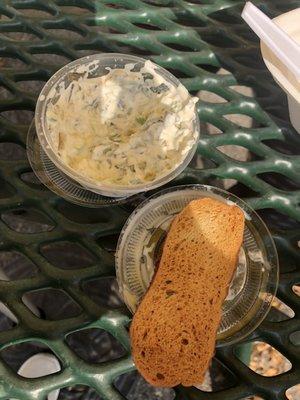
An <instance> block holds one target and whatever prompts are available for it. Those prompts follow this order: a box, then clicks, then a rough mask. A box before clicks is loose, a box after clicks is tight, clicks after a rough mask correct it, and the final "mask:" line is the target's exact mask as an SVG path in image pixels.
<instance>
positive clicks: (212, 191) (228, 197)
mask: <svg viewBox="0 0 300 400" xmlns="http://www.w3.org/2000/svg"><path fill="white" fill-rule="evenodd" d="M184 190H197V191H199V192H202V193H204V194H205V193H206V194H207V195H208V196H210V197H214V198H217V199H219V200H220V201H223V202H224V201H230V202H233V203H234V204H236V205H237V206H238V207H240V208H241V209H242V211H243V212H244V213H245V216H246V220H247V218H248V219H249V218H250V219H251V221H252V225H253V226H254V227H255V228H256V232H257V233H258V234H259V238H260V240H261V241H262V243H263V244H264V247H265V252H266V258H267V260H268V261H269V263H270V266H271V268H270V270H269V276H268V280H267V282H266V286H265V288H264V292H263V293H264V294H265V295H266V296H265V298H264V299H262V301H261V302H260V304H259V306H258V309H257V311H256V314H255V316H254V317H253V318H251V319H250V320H249V319H246V321H245V324H244V325H243V326H242V327H241V329H239V330H238V331H236V332H234V333H233V335H232V336H227V337H226V336H225V337H222V334H221V335H220V337H219V338H217V346H218V347H221V346H224V345H228V344H233V343H236V342H238V341H240V340H242V339H244V338H245V337H246V336H248V335H249V334H250V333H251V332H253V331H254V330H255V329H256V328H257V327H258V326H259V325H260V324H261V322H262V321H263V320H264V318H265V317H266V315H267V313H268V311H269V310H270V308H271V305H272V300H273V299H274V297H275V295H276V291H277V287H278V281H279V260H278V255H277V250H276V246H275V243H274V240H273V238H272V236H271V233H270V231H269V229H268V228H267V226H266V224H265V223H264V221H263V220H262V219H261V217H260V216H259V215H258V214H257V213H256V212H255V211H254V210H253V209H252V208H251V207H250V206H249V205H248V204H247V203H246V202H245V201H243V200H241V199H240V198H239V197H237V196H235V195H234V194H232V193H229V192H227V191H226V190H223V189H220V188H217V187H214V186H210V185H201V184H191V185H181V186H174V187H171V188H167V189H163V190H161V191H159V192H157V193H155V194H154V195H152V196H150V197H149V198H148V199H147V200H145V201H143V202H142V203H140V204H139V205H138V207H137V208H136V209H135V210H134V211H133V212H132V214H131V215H130V216H129V218H128V219H127V221H126V222H125V224H124V226H123V229H122V231H121V233H120V236H119V239H118V243H117V248H116V253H115V266H116V276H117V281H118V283H119V290H120V294H121V296H122V298H123V299H124V301H125V303H126V299H125V296H124V292H123V285H122V284H123V282H124V281H126V280H125V279H124V272H125V271H124V263H123V261H124V257H123V256H124V251H125V247H124V244H125V243H126V239H127V237H128V236H129V235H130V232H131V229H129V230H128V228H131V227H132V226H133V224H134V222H135V221H137V220H138V219H139V217H140V216H141V215H142V214H143V212H144V211H145V209H148V208H150V207H155V206H157V205H159V204H160V202H161V199H162V198H163V197H164V196H165V195H167V194H168V193H170V192H176V191H184ZM127 230H128V232H127ZM258 294H259V295H260V294H261V292H259V293H258ZM126 305H127V303H126ZM127 307H128V308H129V310H130V311H131V312H132V310H131V308H130V306H128V305H127ZM251 309H252V307H251ZM251 309H250V310H251ZM250 310H249V311H250ZM246 315H247V314H246Z"/></svg>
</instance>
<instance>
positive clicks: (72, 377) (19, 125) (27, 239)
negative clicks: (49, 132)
mask: <svg viewBox="0 0 300 400" xmlns="http://www.w3.org/2000/svg"><path fill="white" fill-rule="evenodd" d="M255 3H257V4H259V5H260V6H261V8H262V9H263V10H264V11H265V12H266V13H267V14H268V15H270V16H272V17H274V16H276V15H278V14H281V13H283V12H286V11H288V10H291V9H293V8H296V7H299V6H300V2H299V1H298V0H295V1H294V0H290V1H288V0H285V1H283V0H266V1H255ZM243 4H244V1H235V0H202V1H200V0H190V1H184V0H148V1H141V0H110V1H108V0H107V1H106V0H95V1H92V0H78V1H77V0H56V1H54V0H52V1H51V0H49V1H47V0H1V1H0V15H1V18H0V57H1V58H0V183H1V184H0V215H1V218H0V267H1V268H3V269H4V270H5V271H6V273H7V274H8V275H9V269H10V266H12V265H13V268H14V270H15V271H18V267H19V271H21V272H20V273H18V272H15V273H14V274H10V275H9V277H10V280H2V281H0V300H1V301H2V302H3V303H4V304H5V305H6V306H7V307H8V308H9V309H10V310H11V312H12V313H13V314H14V315H15V316H16V318H17V319H18V323H17V324H12V323H11V321H6V322H7V324H6V325H5V324H4V325H3V324H2V325H3V326H4V328H3V329H1V331H0V350H1V351H0V399H8V398H16V399H19V400H29V399H30V400H33V399H37V400H41V399H44V398H45V396H46V395H47V393H49V392H51V391H53V390H55V389H58V388H59V389H61V388H66V387H76V388H77V389H76V390H77V392H76V395H75V394H74V395H73V397H72V395H70V393H72V392H70V390H69V389H63V390H62V391H61V395H60V399H63V398H72V399H75V398H76V399H87V398H90V399H99V398H101V399H103V400H104V399H105V400H115V399H123V398H126V396H127V398H128V399H131V400H133V399H138V398H144V399H146V398H148V397H147V396H149V395H146V394H145V395H143V393H142V392H140V394H139V393H137V392H136V393H135V395H132V394H131V395H128V394H126V393H125V392H124V391H123V392H122V389H120V385H119V386H118V383H117V382H118V379H120V378H118V377H119V376H121V375H123V376H125V377H126V376H131V377H133V379H138V375H137V374H136V373H135V372H131V371H134V365H133V362H132V359H131V356H130V343H129V337H128V331H127V329H126V327H127V325H128V323H129V322H130V315H129V313H128V312H127V311H126V308H125V307H124V305H123V304H122V303H121V302H120V301H117V302H115V301H114V300H113V299H114V298H115V297H113V296H112V291H113V290H115V289H114V288H115V286H114V285H115V283H114V274H115V271H114V246H115V243H116V239H117V236H118V233H119V232H120V230H121V228H122V226H123V224H124V221H125V220H126V218H127V217H128V215H129V214H130V212H131V211H132V210H133V208H134V205H135V204H127V205H125V206H112V207H103V208H97V209H88V208H82V207H79V206H76V205H73V204H70V203H68V202H66V201H65V200H64V199H62V198H59V197H58V196H56V195H55V194H53V193H52V192H50V191H49V190H48V189H46V188H45V187H44V186H43V185H41V184H40V183H39V182H38V181H37V179H35V177H34V175H33V173H32V171H31V169H30V166H29V163H28V161H27V158H26V153H25V143H26V135H27V131H28V126H29V124H30V121H31V119H32V117H33V112H34V108H35V102H36V98H37V95H38V93H39V90H40V88H41V87H42V86H43V84H44V82H45V81H47V80H48V79H49V77H50V76H51V75H52V74H53V73H54V72H55V71H56V70H57V69H58V68H59V67H61V66H62V65H64V64H66V63H67V62H69V61H70V60H74V59H76V58H79V57H81V56H83V55H87V54H93V53H97V52H121V53H130V54H135V55H140V56H142V57H145V58H149V59H151V60H153V61H154V62H156V63H158V64H160V65H161V66H163V67H165V68H166V69H168V70H169V71H171V72H172V73H173V74H175V75H176V76H177V77H178V78H179V79H180V80H181V81H182V83H183V84H184V85H185V86H186V87H187V88H188V89H189V90H190V92H191V93H193V94H195V95H198V96H199V97H200V99H201V101H200V102H199V106H198V110H199V117H200V120H201V140H200V143H199V148H198V152H197V156H196V157H195V160H194V161H193V162H192V163H191V165H190V166H189V167H188V168H187V169H186V170H185V171H184V172H183V173H182V174H181V176H180V177H178V178H177V179H176V180H175V181H174V182H172V185H177V184H182V183H208V184H212V185H216V186H219V187H223V188H227V189H228V190H230V191H231V192H232V193H235V194H237V195H238V196H240V197H242V198H244V199H245V200H246V201H247V202H248V203H249V204H250V205H251V206H252V207H253V208H254V209H255V210H257V212H258V213H259V214H260V215H261V216H262V218H263V219H264V220H265V222H266V223H267V225H268V226H269V228H270V230H271V232H272V235H273V238H274V240H275V242H276V245H277V249H278V253H279V259H280V284H279V289H278V294H277V298H278V299H279V300H280V301H282V302H283V303H285V304H286V305H288V306H289V307H290V308H291V309H292V310H293V312H294V314H295V315H294V317H293V318H289V317H288V316H286V317H284V316H283V314H282V313H279V314H278V312H277V313H276V309H275V308H272V310H271V312H270V313H269V315H268V317H267V319H266V320H265V321H264V322H263V323H262V325H261V326H260V327H259V328H258V329H257V330H256V331H255V332H254V333H253V334H251V335H250V337H248V338H247V339H245V340H244V342H242V343H240V344H238V345H232V346H227V347H224V348H222V349H218V350H217V352H216V356H215V360H214V368H215V369H217V370H218V371H219V372H218V374H220V376H222V377H223V378H224V379H223V380H222V382H221V384H219V386H218V384H215V385H213V391H212V392H205V391H203V390H199V389H197V388H182V387H178V388H175V390H174V391H171V392H170V391H168V390H167V391H155V390H153V391H152V392H151V393H152V395H151V396H152V399H153V400H155V399H162V398H164V399H169V398H172V397H170V395H171V396H173V397H174V396H175V398H176V399H178V400H179V399H182V400H186V399H212V400H217V399H222V400H223V399H224V400H225V399H228V400H235V399H242V398H247V396H251V395H257V396H259V397H261V398H263V399H270V400H276V399H285V398H286V395H285V392H286V390H287V389H289V388H290V387H293V386H294V385H296V384H299V382H300V347H299V344H300V339H299V331H300V306H299V302H300V298H299V292H300V290H299V289H298V292H297V285H298V288H299V285H300V271H299V265H300V263H299V258H300V257H299V240H300V235H299V233H300V229H299V220H300V211H299V209H300V206H299V204H300V178H299V177H300V157H299V153H300V135H299V134H297V133H296V132H295V131H294V130H293V128H292V127H291V125H290V123H289V120H288V113H287V101H286V98H285V95H284V94H283V93H282V91H281V90H280V89H279V87H278V86H277V85H276V84H275V82H274V81H273V80H272V78H271V76H270V74H269V73H268V71H267V70H266V68H265V65H264V63H263V62H262V60H261V56H260V51H259V43H258V40H257V38H256V36H255V35H254V34H253V33H252V32H251V31H250V29H249V28H248V27H247V26H246V25H245V24H244V23H243V21H242V20H241V18H240V12H241V9H242V7H243ZM220 68H222V70H221V73H220ZM7 260H8V261H7ZM16 268H17V269H16ZM99 281H101V282H102V284H103V285H102V286H101V287H102V288H105V287H106V289H103V293H102V292H101V293H100V294H99V293H98V295H96V296H95V295H93V296H92V295H91V293H92V289H90V288H91V286H89V285H90V284H91V283H93V282H99ZM105 285H106V286H105ZM49 288H51V290H50V291H49ZM87 288H88V289H87ZM293 289H294V290H293ZM45 290H48V293H50V292H51V296H52V300H51V303H52V306H53V305H54V308H55V304H57V307H56V308H57V309H56V314H55V317H53V318H52V317H51V313H50V314H49V313H47V312H46V311H44V313H41V315H40V317H37V316H36V315H34V314H33V313H32V312H31V311H30V310H29V309H28V307H26V305H25V304H24V302H23V301H22V298H23V296H24V294H27V296H29V297H30V296H31V297H30V298H31V299H33V300H32V301H34V302H36V304H38V299H39V296H40V294H41V293H42V292H43V291H45ZM93 293H94V292H93ZM297 293H298V295H297ZM49 295H50V294H49ZM61 299H63V302H64V301H66V302H69V303H68V304H71V306H70V307H69V308H68V312H66V311H65V309H64V308H62V309H60V306H59V304H61V303H60V301H61ZM39 307H40V309H43V305H40V306H39ZM3 318H4V317H3ZM2 325H1V326H2ZM81 330H82V332H81V333H79V334H80V335H81V338H82V340H83V344H84V345H85V346H86V347H87V348H88V346H93V343H92V342H89V341H92V340H94V339H93V337H92V334H94V333H97V332H101V335H102V336H101V338H102V339H103V338H104V339H105V340H109V343H110V345H111V346H112V347H114V348H117V349H118V351H116V352H115V353H114V352H113V351H109V353H108V356H107V355H106V356H104V355H102V356H101V357H100V358H99V359H97V357H96V358H95V360H91V359H90V358H86V357H85V356H83V355H80V352H78V351H76V349H75V348H74V346H73V345H72V340H71V339H70V338H72V337H75V336H72V335H76V334H77V335H78V331H81ZM104 339H103V340H104ZM254 341H262V342H266V343H268V344H270V345H271V346H273V347H274V348H276V349H277V350H278V351H280V352H281V353H282V355H284V356H285V357H286V358H287V359H289V360H290V362H291V363H292V368H291V369H290V370H289V371H288V372H285V373H284V374H281V375H278V376H275V377H264V376H261V375H260V374H258V373H255V372H253V371H252V370H250V369H249V368H248V366H247V365H245V364H244V363H243V362H242V361H241V360H240V359H239V358H238V357H237V355H239V354H242V355H243V354H244V355H245V352H243V347H244V346H246V347H245V348H246V349H247V348H249V346H248V343H249V342H254ZM33 342H35V344H36V343H38V344H39V345H38V346H40V348H41V351H46V350H47V351H49V352H53V353H54V354H55V355H56V356H57V358H58V359H59V361H60V363H61V368H62V369H61V371H60V372H59V373H57V374H55V375H50V376H46V377H43V378H39V379H33V380H32V379H25V378H21V377H20V376H18V375H17V374H16V365H17V362H15V363H14V362H13V361H14V360H13V361H12V359H13V357H17V354H18V351H21V350H20V349H22V346H26V344H28V343H33ZM38 346H37V348H38ZM247 346H248V347H247ZM45 348H46V350H45ZM8 354H10V363H8V362H7V359H8V358H7V357H8V356H7V355H8ZM242 358H243V357H242ZM102 361H103V362H102ZM126 374H127V375H126ZM217 376H218V375H217ZM134 377H135V378H134ZM139 379H140V378H139ZM85 387H89V388H91V389H84V388H85ZM141 387H142V386H141ZM143 387H144V386H143ZM141 390H142V389H141ZM143 390H144V389H143ZM149 390H150V389H149ZM68 393H69V394H68ZM74 393H75V392H74ZM84 393H89V394H88V396H90V397H84V396H87V395H86V394H84ZM122 393H123V394H122ZM170 393H171V394H170ZM68 396H69V397H68ZM134 396H135V397H134ZM139 396H140V397H139ZM143 396H144V397H143ZM149 398H150V397H149ZM298 398H299V397H298ZM295 399H296V397H295Z"/></svg>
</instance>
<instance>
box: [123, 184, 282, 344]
mask: <svg viewBox="0 0 300 400" xmlns="http://www.w3.org/2000/svg"><path fill="white" fill-rule="evenodd" d="M202 197H211V198H215V199H218V200H220V201H222V202H227V203H228V204H233V203H234V204H236V205H237V206H238V207H240V208H241V209H242V210H243V211H244V214H245V231H244V239H243V244H242V247H241V250H240V253H239V259H238V265H237V269H236V272H235V274H234V277H233V279H232V281H231V284H230V288H229V292H228V296H227V298H226V299H225V301H224V303H223V308H222V319H221V322H220V325H219V329H218V333H217V345H224V344H229V343H233V342H236V341H238V340H240V339H242V338H244V337H245V336H246V335H248V334H249V333H250V332H252V331H253V330H254V329H255V328H256V327H257V326H258V325H259V324H260V323H261V322H262V320H263V319H264V317H265V316H266V314H267V313H268V311H269V309H270V307H271V303H272V300H273V297H274V295H275V293H276V289H277V285H278V257H277V252H276V248H275V245H274V242H273V239H272V237H271V235H270V233H269V231H268V229H267V227H266V225H265V224H264V222H263V221H262V220H261V218H260V217H259V216H258V215H257V214H256V212H255V211H254V210H252V209H251V208H250V207H249V206H248V205H247V204H246V203H244V202H243V201H242V200H240V199H239V198H238V197H236V196H234V195H232V194H230V193H228V192H226V191H224V190H221V189H218V188H215V187H211V186H206V185H187V186H178V187H175V188H174V187H173V188H170V189H166V190H163V191H160V192H159V193H157V194H155V195H154V196H152V197H150V198H149V199H147V200H146V201H144V202H143V203H142V204H140V205H139V206H138V207H137V208H136V210H135V211H134V212H133V213H132V214H131V216H130V217H129V219H128V220H127V222H126V223H125V225H124V227H123V230H122V232H121V234H120V238H119V242H118V246H117V251H116V273H117V279H118V283H119V287H120V292H121V295H122V297H123V299H124V301H125V303H126V305H127V306H128V308H129V309H130V311H131V312H132V313H134V312H135V311H136V309H137V307H138V305H139V303H140V302H141V300H142V298H143V296H144V294H145V293H146V291H147V289H148V287H149V285H150V283H151V279H152V277H153V274H154V272H155V268H156V267H157V266H158V264H159V260H160V256H161V252H162V248H163V243H164V239H165V237H166V234H167V231H168V229H169V227H170V224H171V222H172V220H173V219H174V217H175V215H177V214H178V213H179V212H180V211H181V210H182V209H183V208H184V207H185V206H186V205H187V204H188V203H189V202H190V201H192V200H195V199H199V198H202Z"/></svg>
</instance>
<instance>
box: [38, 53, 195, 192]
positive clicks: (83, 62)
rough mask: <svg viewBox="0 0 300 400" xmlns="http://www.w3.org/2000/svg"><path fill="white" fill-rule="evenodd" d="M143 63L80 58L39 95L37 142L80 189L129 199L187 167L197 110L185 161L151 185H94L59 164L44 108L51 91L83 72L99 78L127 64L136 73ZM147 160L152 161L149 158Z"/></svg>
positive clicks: (117, 56) (103, 57) (123, 58)
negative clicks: (131, 66) (135, 70)
mask: <svg viewBox="0 0 300 400" xmlns="http://www.w3.org/2000/svg"><path fill="white" fill-rule="evenodd" d="M145 62H146V60H144V59H142V58H139V57H135V56H130V55H125V54H116V53H111V54H110V53H109V54H95V55H92V56H87V57H83V58H80V59H78V60H76V61H73V62H71V63H69V64H67V65H66V66H64V67H63V68H61V69H60V70H59V71H57V72H56V73H55V74H54V75H53V76H52V77H51V78H50V79H49V81H48V82H47V83H46V85H45V86H44V88H43V89H42V91H41V93H40V95H39V98H38V101H37V106H36V113H35V128H36V132H37V136H38V140H39V142H40V144H41V146H42V148H43V150H44V151H45V153H46V154H47V156H48V157H49V158H50V160H51V161H52V162H53V163H54V164H55V165H56V167H57V168H58V169H59V170H60V171H62V172H63V173H64V174H66V175H67V176H68V177H69V178H71V179H72V180H74V181H75V182H77V183H79V184H80V185H82V187H84V188H85V189H88V190H90V191H92V192H95V193H98V194H101V195H104V196H108V197H128V196H130V195H133V194H136V193H139V192H144V191H148V190H151V189H154V188H156V187H159V186H162V185H164V184H166V183H167V182H169V181H171V180H172V179H174V178H175V177H176V176H177V175H179V174H180V173H181V172H182V171H183V170H184V169H185V168H186V166H187V165H188V164H189V162H190V161H191V159H192V158H193V155H194V154H195V152H196V149H197V144H198V138H199V130H200V128H199V120H198V116H197V112H196V107H195V111H194V112H195V114H194V115H195V119H194V123H193V129H192V132H193V140H192V142H193V143H192V146H191V147H190V148H189V149H188V151H187V152H186V153H185V154H184V157H183V158H182V159H181V160H180V163H178V164H177V165H176V166H174V169H170V170H168V171H167V173H166V174H165V175H161V176H158V177H157V179H154V180H153V181H149V182H146V183H144V182H143V183H141V184H136V185H131V186H121V185H114V184H107V183H103V182H102V183H101V181H95V180H94V179H90V178H89V177H87V176H83V175H82V174H80V173H79V172H78V171H76V170H75V169H73V168H71V167H69V166H68V165H67V164H66V163H65V162H63V161H62V159H61V158H60V156H59V154H58V151H57V150H55V146H54V143H53V139H52V138H51V135H50V134H49V131H48V129H47V123H46V111H47V106H48V104H49V102H51V101H53V89H54V90H56V91H57V93H56V96H59V94H58V92H59V90H60V89H58V88H59V87H62V85H68V84H70V82H72V80H73V79H78V75H80V74H82V73H83V72H84V73H86V74H87V79H89V78H90V77H92V78H93V77H99V76H103V75H105V74H107V70H108V69H123V68H125V66H126V65H128V64H132V65H133V66H134V68H135V69H136V68H137V70H139V69H141V68H142V67H143V66H144V65H145ZM152 64H153V63H152ZM91 65H93V66H95V65H96V68H94V67H93V68H90V66H91ZM153 65H154V67H155V73H157V74H158V75H160V76H161V77H162V78H163V79H164V80H165V81H166V82H168V83H169V84H170V85H172V86H173V87H175V88H176V90H177V89H178V90H179V88H180V87H181V88H182V84H181V83H180V82H179V80H178V79H177V78H175V77H174V76H173V75H172V74H170V73H169V72H168V71H167V70H165V69H163V68H161V67H159V66H158V65H155V64H153ZM149 157H151V154H150V155H149Z"/></svg>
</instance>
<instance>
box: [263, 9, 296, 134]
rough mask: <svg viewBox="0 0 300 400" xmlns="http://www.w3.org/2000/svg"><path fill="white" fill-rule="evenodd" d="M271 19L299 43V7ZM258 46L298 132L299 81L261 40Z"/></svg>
mask: <svg viewBox="0 0 300 400" xmlns="http://www.w3.org/2000/svg"><path fill="white" fill-rule="evenodd" d="M273 21H275V22H276V24H277V25H278V26H279V27H280V28H281V29H282V30H283V31H285V32H286V33H287V34H288V35H289V36H290V37H291V38H292V39H294V41H295V42H297V43H298V44H299V45H300V22H299V21H300V8H297V9H296V10H292V11H289V12H287V13H285V14H282V15H279V16H278V17H276V18H274V20H273ZM260 47H261V53H262V57H263V60H264V62H265V64H266V66H267V67H268V69H269V71H270V72H271V74H272V75H273V78H274V79H275V81H276V82H277V83H278V85H279V86H280V87H281V88H282V89H283V90H284V91H285V93H286V95H287V98H288V106H289V114H290V120H291V123H292V125H293V126H294V128H295V129H296V131H297V132H298V133H300V81H299V80H297V79H296V77H295V76H294V75H293V74H292V72H291V71H290V70H289V69H288V68H287V67H286V66H285V65H284V64H283V63H282V62H281V61H280V60H279V58H278V57H277V56H276V55H275V54H274V53H273V52H272V51H271V50H270V49H269V48H268V47H267V46H266V45H265V44H264V43H263V42H261V44H260Z"/></svg>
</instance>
